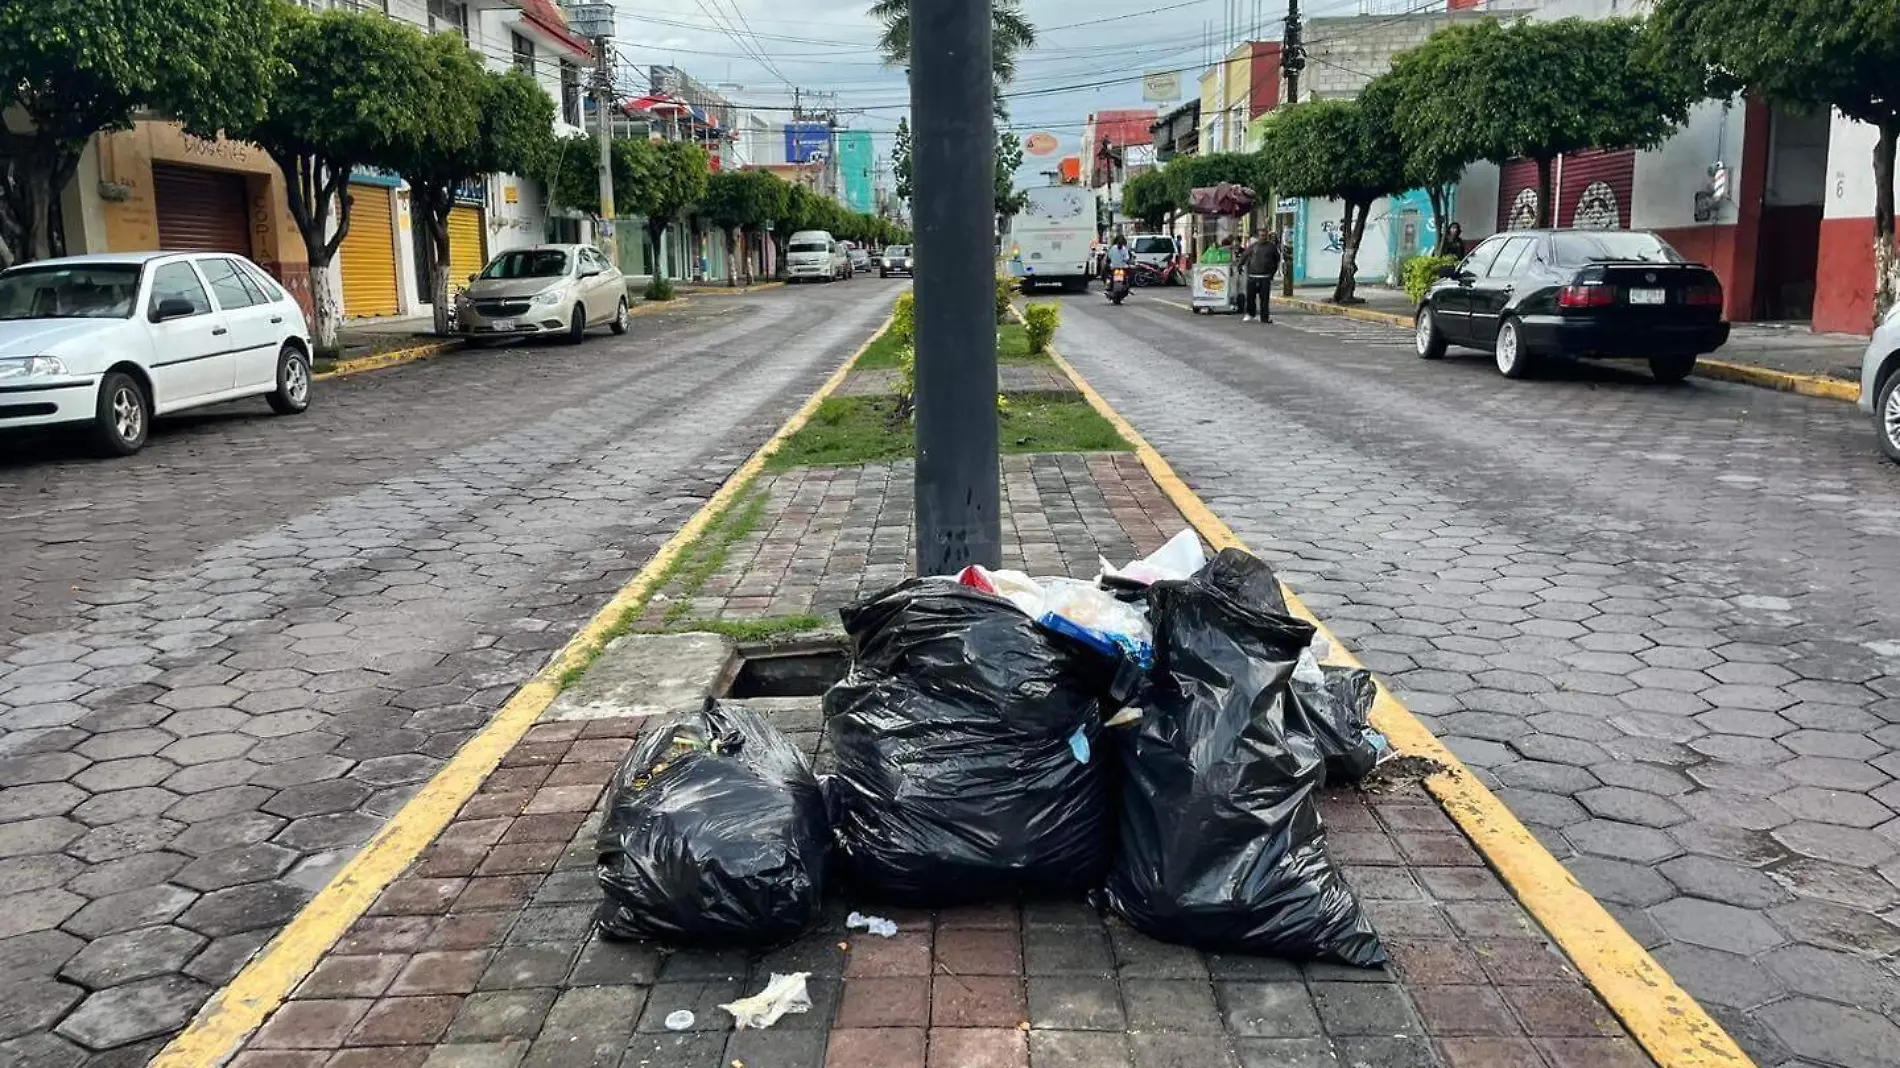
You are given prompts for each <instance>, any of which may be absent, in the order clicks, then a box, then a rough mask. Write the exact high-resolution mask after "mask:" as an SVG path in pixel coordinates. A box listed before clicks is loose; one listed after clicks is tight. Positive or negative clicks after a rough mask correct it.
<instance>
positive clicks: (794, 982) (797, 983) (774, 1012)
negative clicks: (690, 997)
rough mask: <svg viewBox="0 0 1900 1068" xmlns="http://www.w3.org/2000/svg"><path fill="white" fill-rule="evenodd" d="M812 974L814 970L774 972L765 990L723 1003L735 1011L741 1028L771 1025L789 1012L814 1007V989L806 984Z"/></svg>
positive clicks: (735, 1017)
mask: <svg viewBox="0 0 1900 1068" xmlns="http://www.w3.org/2000/svg"><path fill="white" fill-rule="evenodd" d="M810 978H811V973H810V972H793V973H792V974H790V975H777V974H774V975H773V976H772V981H771V982H769V983H767V984H765V989H764V990H761V991H759V992H758V993H756V994H754V995H752V996H751V997H749V998H740V999H739V1000H737V1001H733V1002H728V1003H727V1004H724V1005H721V1006H719V1007H720V1008H722V1009H724V1010H726V1011H727V1012H729V1013H731V1014H732V1020H733V1024H734V1026H736V1027H737V1028H738V1029H739V1030H741V1031H750V1030H755V1029H758V1028H761V1027H770V1026H772V1025H773V1024H775V1023H777V1022H778V1020H779V1017H781V1016H783V1015H785V1014H786V1013H788V1012H810V1011H811V991H810V990H808V989H807V988H806V986H805V980H807V979H810Z"/></svg>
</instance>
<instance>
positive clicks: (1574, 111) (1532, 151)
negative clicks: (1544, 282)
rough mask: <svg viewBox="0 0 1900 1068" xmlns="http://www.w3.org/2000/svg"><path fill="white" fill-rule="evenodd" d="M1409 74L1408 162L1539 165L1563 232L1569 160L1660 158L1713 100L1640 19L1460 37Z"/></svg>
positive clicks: (1544, 220)
mask: <svg viewBox="0 0 1900 1068" xmlns="http://www.w3.org/2000/svg"><path fill="white" fill-rule="evenodd" d="M1881 2H1883V3H1887V4H1891V3H1892V0H1881ZM1408 71H1409V73H1410V74H1411V75H1412V76H1410V77H1408V78H1407V83H1408V91H1407V92H1406V94H1405V95H1404V99H1403V104H1402V106H1400V107H1399V108H1397V109H1396V111H1395V112H1394V114H1395V115H1396V116H1397V117H1398V119H1399V122H1400V125H1401V138H1402V139H1403V140H1404V141H1405V143H1406V144H1407V145H1408V146H1409V147H1408V153H1410V154H1416V155H1418V156H1419V157H1420V158H1421V159H1425V160H1432V161H1436V162H1439V163H1445V162H1448V161H1451V160H1457V161H1460V162H1461V163H1471V162H1474V161H1476V160H1481V159H1489V160H1496V161H1498V162H1503V161H1505V160H1510V159H1531V160H1535V161H1537V182H1538V198H1537V214H1538V225H1540V226H1549V225H1551V224H1552V220H1551V217H1550V207H1551V201H1552V197H1551V164H1552V163H1553V162H1554V161H1555V160H1556V158H1557V157H1558V156H1560V155H1562V154H1564V153H1566V152H1578V151H1582V150H1584V149H1594V148H1600V149H1615V148H1649V147H1654V146H1655V145H1658V144H1660V143H1661V142H1662V141H1663V139H1664V138H1666V137H1668V136H1669V134H1670V132H1671V131H1673V130H1674V129H1675V128H1676V127H1678V126H1680V125H1681V124H1682V123H1683V122H1684V121H1685V120H1687V118H1688V116H1689V107H1690V105H1692V104H1694V103H1695V102H1696V101H1697V100H1699V99H1701V98H1702V96H1703V95H1704V90H1703V85H1702V81H1701V79H1700V78H1699V77H1697V76H1695V75H1694V73H1692V72H1689V71H1685V70H1683V69H1681V68H1679V67H1671V66H1670V65H1669V64H1666V63H1660V62H1657V61H1656V59H1655V57H1654V55H1653V52H1652V50H1651V49H1650V48H1648V47H1646V46H1645V43H1644V37H1643V29H1642V26H1641V24H1640V23H1638V22H1636V21H1635V20H1632V19H1604V20H1598V21H1590V22H1586V21H1584V20H1582V19H1574V18H1571V19H1561V20H1558V21H1556V22H1528V21H1526V22H1515V23H1512V24H1511V25H1509V26H1504V25H1499V24H1498V23H1497V22H1496V21H1494V20H1491V19H1485V20H1484V21H1482V22H1474V23H1468V24H1465V25H1461V26H1453V27H1451V28H1449V29H1445V30H1441V31H1439V32H1438V33H1436V34H1434V35H1433V36H1432V37H1431V39H1430V40H1428V41H1426V42H1425V44H1423V45H1421V46H1420V47H1419V48H1418V49H1416V50H1415V52H1414V54H1413V56H1412V57H1411V58H1410V60H1408Z"/></svg>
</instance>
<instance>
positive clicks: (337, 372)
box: [310, 338, 463, 382]
mask: <svg viewBox="0 0 1900 1068" xmlns="http://www.w3.org/2000/svg"><path fill="white" fill-rule="evenodd" d="M462 347H463V344H462V339H461V338H444V339H443V340H441V341H429V342H425V343H423V344H421V345H411V346H410V347H408V348H406V349H394V350H392V351H389V352H379V353H376V354H375V355H373V356H358V357H356V358H355V359H352V360H338V361H337V362H336V366H335V367H332V368H330V369H329V370H328V371H325V372H323V373H322V374H316V375H311V376H310V380H311V381H312V382H327V381H329V380H330V379H332V378H348V377H349V376H350V375H360V374H362V373H363V372H365V371H380V370H382V369H383V368H385V367H397V366H400V365H402V364H405V363H414V362H416V361H417V360H427V359H432V358H434V357H436V356H441V355H444V354H446V353H450V352H454V351H455V350H457V349H460V348H462Z"/></svg>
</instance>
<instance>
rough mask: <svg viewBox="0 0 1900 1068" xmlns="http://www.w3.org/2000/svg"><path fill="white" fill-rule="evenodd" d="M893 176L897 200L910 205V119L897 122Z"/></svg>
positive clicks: (893, 145)
mask: <svg viewBox="0 0 1900 1068" xmlns="http://www.w3.org/2000/svg"><path fill="white" fill-rule="evenodd" d="M891 174H892V175H893V176H894V177H895V179H896V186H897V190H896V192H897V199H899V200H901V201H903V202H904V203H906V204H908V203H910V119H909V118H901V119H898V120H897V136H896V137H895V138H893V139H892V141H891Z"/></svg>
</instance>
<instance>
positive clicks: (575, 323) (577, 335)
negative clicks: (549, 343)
mask: <svg viewBox="0 0 1900 1068" xmlns="http://www.w3.org/2000/svg"><path fill="white" fill-rule="evenodd" d="M586 337H587V309H586V308H584V307H582V306H581V305H579V304H576V305H574V314H573V316H572V317H570V318H569V319H568V321H567V338H566V340H567V343H568V344H570V345H578V344H580V343H581V342H582V341H583V340H585V339H586Z"/></svg>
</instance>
